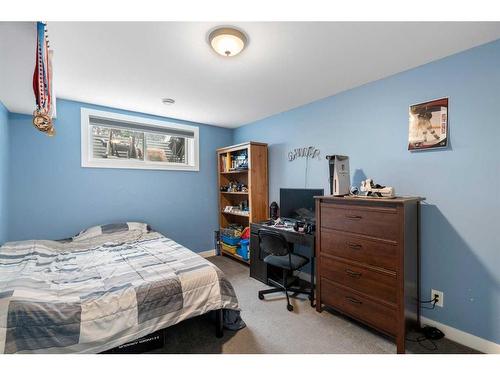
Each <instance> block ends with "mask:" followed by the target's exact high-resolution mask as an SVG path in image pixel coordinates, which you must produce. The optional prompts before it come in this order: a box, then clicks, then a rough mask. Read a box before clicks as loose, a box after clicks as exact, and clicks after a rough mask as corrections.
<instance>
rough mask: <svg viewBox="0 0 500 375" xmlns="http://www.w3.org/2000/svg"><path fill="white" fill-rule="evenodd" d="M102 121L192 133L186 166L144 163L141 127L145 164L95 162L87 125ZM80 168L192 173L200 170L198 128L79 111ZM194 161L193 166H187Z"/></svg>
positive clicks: (125, 116)
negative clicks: (93, 117) (100, 118)
mask: <svg viewBox="0 0 500 375" xmlns="http://www.w3.org/2000/svg"><path fill="white" fill-rule="evenodd" d="M91 116H96V117H102V118H105V119H110V120H116V121H123V122H129V123H138V124H144V125H145V126H149V127H155V128H158V129H165V128H168V129H175V130H184V131H189V132H192V133H193V141H192V142H187V143H188V144H191V143H192V145H193V146H192V147H187V155H186V157H187V159H188V163H187V164H180V163H171V162H158V161H148V160H147V159H146V154H147V150H146V133H147V130H141V128H140V126H138V127H137V129H134V130H136V131H144V146H145V147H144V160H131V159H123V160H119V159H96V158H94V157H93V153H92V125H91V124H90V117H91ZM80 144H81V166H82V168H115V169H116V168H118V169H153V170H176V171H193V172H198V171H199V170H200V158H199V148H200V140H199V128H198V127H197V126H191V125H184V124H177V123H173V122H169V121H161V120H155V119H150V118H146V117H138V116H130V115H124V114H120V113H115V112H107V111H99V110H96V109H90V108H81V142H80ZM190 160H193V162H190Z"/></svg>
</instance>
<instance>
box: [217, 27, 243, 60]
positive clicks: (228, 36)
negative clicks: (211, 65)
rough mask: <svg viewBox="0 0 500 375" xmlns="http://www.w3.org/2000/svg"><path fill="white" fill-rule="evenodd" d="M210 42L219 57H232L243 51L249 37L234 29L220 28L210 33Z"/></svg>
mask: <svg viewBox="0 0 500 375" xmlns="http://www.w3.org/2000/svg"><path fill="white" fill-rule="evenodd" d="M208 42H209V43H210V45H211V46H212V48H213V49H214V51H215V52H217V53H218V54H219V55H222V56H225V57H232V56H236V55H237V54H238V53H240V52H241V51H243V49H244V48H245V45H246V44H247V37H246V36H245V34H243V33H242V32H241V31H239V30H237V29H235V28H233V27H219V28H217V29H215V30H213V31H212V32H211V33H210V35H209V36H208Z"/></svg>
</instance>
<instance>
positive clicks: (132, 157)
mask: <svg viewBox="0 0 500 375" xmlns="http://www.w3.org/2000/svg"><path fill="white" fill-rule="evenodd" d="M81 131H82V144H81V147H82V150H81V151H82V167H87V168H132V169H166V170H169V169H170V170H184V171H199V156H198V154H199V132H198V128H197V127H195V126H189V125H179V124H175V123H171V122H166V121H159V120H152V119H148V118H142V117H135V116H128V115H121V114H117V113H112V112H103V111H97V110H92V109H87V108H82V110H81Z"/></svg>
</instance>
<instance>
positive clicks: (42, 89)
mask: <svg viewBox="0 0 500 375" xmlns="http://www.w3.org/2000/svg"><path fill="white" fill-rule="evenodd" d="M36 40H37V43H36V63H35V72H34V73H33V92H34V94H35V101H36V109H35V111H34V112H33V125H35V127H36V128H37V129H38V130H40V131H42V132H44V133H47V134H48V135H49V136H53V135H54V134H55V129H54V124H53V121H52V114H53V102H52V100H53V96H52V53H53V52H52V50H50V49H49V41H48V38H47V28H46V25H45V23H44V22H37V23H36Z"/></svg>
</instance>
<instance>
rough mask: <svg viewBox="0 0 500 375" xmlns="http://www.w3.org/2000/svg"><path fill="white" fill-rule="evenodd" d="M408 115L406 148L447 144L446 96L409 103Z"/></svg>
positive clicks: (429, 147) (423, 148)
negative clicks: (423, 101)
mask: <svg viewBox="0 0 500 375" xmlns="http://www.w3.org/2000/svg"><path fill="white" fill-rule="evenodd" d="M409 116H410V120H409V129H408V150H410V151H416V150H429V149H435V148H444V147H447V146H448V98H441V99H436V100H432V101H429V102H425V103H419V104H414V105H411V106H410V109H409Z"/></svg>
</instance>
